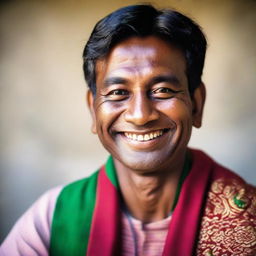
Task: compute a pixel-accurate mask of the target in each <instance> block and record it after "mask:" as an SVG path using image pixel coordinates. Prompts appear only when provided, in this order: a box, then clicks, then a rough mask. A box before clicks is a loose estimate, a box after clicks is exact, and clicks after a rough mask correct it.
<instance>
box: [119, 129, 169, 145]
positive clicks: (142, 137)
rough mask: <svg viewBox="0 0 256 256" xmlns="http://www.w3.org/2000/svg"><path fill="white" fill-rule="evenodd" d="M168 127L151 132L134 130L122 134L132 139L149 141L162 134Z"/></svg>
mask: <svg viewBox="0 0 256 256" xmlns="http://www.w3.org/2000/svg"><path fill="white" fill-rule="evenodd" d="M169 130H170V129H161V130H156V131H151V132H144V133H134V132H124V133H123V134H124V136H125V137H126V138H128V139H130V140H132V141H140V142H143V141H150V140H154V139H156V138H159V137H161V136H163V135H164V134H165V133H166V132H168V131H169Z"/></svg>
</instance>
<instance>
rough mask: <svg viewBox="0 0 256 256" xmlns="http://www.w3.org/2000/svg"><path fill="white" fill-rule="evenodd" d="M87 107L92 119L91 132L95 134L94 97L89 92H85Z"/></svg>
mask: <svg viewBox="0 0 256 256" xmlns="http://www.w3.org/2000/svg"><path fill="white" fill-rule="evenodd" d="M87 105H88V108H89V110H90V113H91V117H92V126H91V131H92V133H94V134H97V128H96V116H95V111H94V96H93V93H92V91H91V90H88V91H87Z"/></svg>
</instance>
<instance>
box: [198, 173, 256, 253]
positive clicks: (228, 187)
mask: <svg viewBox="0 0 256 256" xmlns="http://www.w3.org/2000/svg"><path fill="white" fill-rule="evenodd" d="M200 230H201V231H200V235H199V243H198V248H197V255H209V256H210V255H214V256H220V255H221V256H224V255H232V256H235V255H237V256H238V255H239V256H247V255H251V256H253V255H254V256H255V255H256V190H255V188H253V187H252V186H250V185H247V184H245V183H244V182H243V181H241V180H240V179H238V178H234V177H233V178H230V179H228V178H218V179H216V180H215V181H214V182H213V183H212V185H211V188H210V191H209V193H208V197H207V201H206V207H205V211H204V216H203V218H202V223H201V228H200Z"/></svg>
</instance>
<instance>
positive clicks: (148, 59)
mask: <svg viewBox="0 0 256 256" xmlns="http://www.w3.org/2000/svg"><path fill="white" fill-rule="evenodd" d="M147 68H150V69H151V70H152V69H168V70H169V71H170V72H174V73H175V72H178V71H179V72H182V73H183V72H185V69H186V61H185V57H184V54H183V52H182V51H181V50H179V49H178V48H177V47H175V46H173V45H171V44H169V43H167V42H166V41H164V40H162V39H160V38H158V37H154V36H149V37H145V38H141V37H131V38H129V39H127V40H125V41H122V42H121V43H119V44H117V45H116V46H114V47H113V48H112V49H111V51H110V52H109V54H108V55H107V56H106V57H105V58H103V59H101V60H98V61H97V62H96V79H97V80H98V79H101V78H102V76H106V75H107V74H112V73H116V72H129V71H130V72H133V71H135V69H136V70H137V71H142V70H147Z"/></svg>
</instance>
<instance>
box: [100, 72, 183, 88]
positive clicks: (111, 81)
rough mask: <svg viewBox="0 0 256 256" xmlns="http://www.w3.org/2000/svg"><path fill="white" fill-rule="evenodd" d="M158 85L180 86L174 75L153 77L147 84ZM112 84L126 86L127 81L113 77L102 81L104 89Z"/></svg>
mask: <svg viewBox="0 0 256 256" xmlns="http://www.w3.org/2000/svg"><path fill="white" fill-rule="evenodd" d="M158 83H170V84H172V85H174V86H176V87H180V85H181V83H180V80H179V79H178V78H177V77H176V76H175V75H170V74H169V75H159V76H156V77H153V78H152V79H151V80H150V82H149V86H152V85H154V84H158ZM114 84H127V80H126V79H124V78H122V77H118V76H114V77H109V78H107V79H106V80H105V81H104V85H105V86H106V87H109V86H111V85H114Z"/></svg>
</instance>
